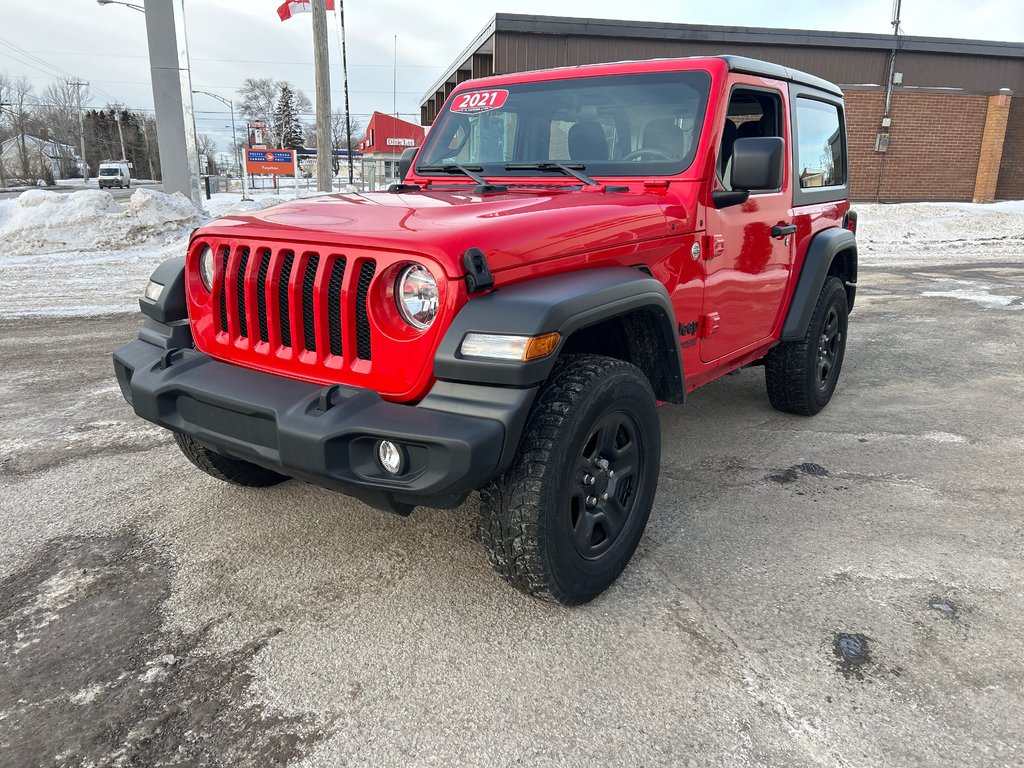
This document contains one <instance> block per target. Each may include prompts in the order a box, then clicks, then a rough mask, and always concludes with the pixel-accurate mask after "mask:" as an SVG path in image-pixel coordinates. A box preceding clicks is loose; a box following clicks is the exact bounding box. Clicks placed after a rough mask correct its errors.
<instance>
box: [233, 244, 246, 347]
mask: <svg viewBox="0 0 1024 768" xmlns="http://www.w3.org/2000/svg"><path fill="white" fill-rule="evenodd" d="M248 267H249V249H248V248H243V249H242V258H241V260H240V261H239V262H238V275H237V277H236V278H235V286H236V289H237V291H238V294H237V295H238V335H239V336H241V337H242V338H248V337H249V317H248V315H249V308H248V307H246V306H245V270H246V269H248Z"/></svg>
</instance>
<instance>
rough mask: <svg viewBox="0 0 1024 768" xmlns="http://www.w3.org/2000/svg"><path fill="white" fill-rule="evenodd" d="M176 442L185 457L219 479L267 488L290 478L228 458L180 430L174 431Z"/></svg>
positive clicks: (246, 462)
mask: <svg viewBox="0 0 1024 768" xmlns="http://www.w3.org/2000/svg"><path fill="white" fill-rule="evenodd" d="M174 442H176V443H177V444H178V447H179V448H180V449H181V452H182V453H183V454H185V458H187V459H188V460H189V461H191V462H192V463H193V464H195V465H196V466H197V467H199V468H200V469H201V470H203V472H205V473H206V474H208V475H210V476H211V477H216V478H217V479H218V480H223V481H225V482H228V483H234V484H235V485H244V486H246V487H249V488H265V487H266V486H268V485H277V484H278V483H283V482H284V481H285V480H287V479H288V478H287V477H285V476H284V475H279V474H278V473H277V472H273V471H271V470H269V469H264V468H263V467H261V466H258V465H256V464H252V463H251V462H248V461H243V460H242V459H231V458H228V457H227V456H224V455H223V454H220V453H217V452H216V451H213V450H210V449H209V448H207V447H206V446H205V445H202V444H201V443H198V442H196V441H195V440H193V439H192V438H191V437H189V436H188V435H183V434H181V433H180V432H175V433H174Z"/></svg>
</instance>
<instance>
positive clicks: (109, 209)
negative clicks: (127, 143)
mask: <svg viewBox="0 0 1024 768" xmlns="http://www.w3.org/2000/svg"><path fill="white" fill-rule="evenodd" d="M199 222H200V216H199V212H198V211H197V210H196V208H195V207H194V206H193V205H192V203H191V202H190V201H189V200H188V199H187V198H185V197H183V196H182V195H165V194H163V193H161V192H156V191H154V190H151V189H140V190H138V191H136V192H135V194H134V195H132V197H131V199H130V200H129V201H128V203H127V205H121V204H120V203H118V202H117V201H116V200H114V198H113V196H112V195H111V194H110V193H109V192H104V191H101V190H98V189H86V190H82V191H80V192H72V193H70V194H63V193H59V192H51V191H48V190H42V189H38V190H29V191H28V192H23V193H22V194H21V195H19V196H18V197H16V198H14V199H13V200H4V201H0V243H2V250H0V257H2V256H17V255H23V254H25V255H27V254H38V253H47V254H50V253H61V252H70V251H74V252H83V251H85V252H89V251H109V250H120V249H123V248H128V247H130V246H133V245H139V244H141V243H154V244H159V243H160V242H161V241H162V242H167V241H169V240H177V239H179V238H180V237H181V236H182V233H185V234H187V233H188V232H189V231H191V229H193V228H194V227H196V226H197V225H198V224H199Z"/></svg>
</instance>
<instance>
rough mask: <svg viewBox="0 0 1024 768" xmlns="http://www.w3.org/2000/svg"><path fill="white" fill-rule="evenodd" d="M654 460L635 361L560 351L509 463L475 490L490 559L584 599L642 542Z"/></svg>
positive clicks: (555, 593) (656, 439)
mask: <svg viewBox="0 0 1024 768" xmlns="http://www.w3.org/2000/svg"><path fill="white" fill-rule="evenodd" d="M660 460H661V436H660V425H659V422H658V412H657V405H656V403H655V399H654V393H653V391H652V390H651V385H650V383H649V382H648V381H647V378H646V377H645V376H644V375H643V373H642V372H641V371H640V370H639V369H637V368H636V367H635V366H633V365H631V364H629V363H626V362H623V361H621V360H615V359H612V358H608V357H602V356H599V355H570V356H567V357H565V358H563V359H561V360H559V361H558V363H556V366H555V369H554V370H553V371H552V373H551V376H550V378H549V379H548V382H547V384H546V385H545V387H544V388H543V389H542V391H541V392H540V393H539V394H538V396H537V401H536V403H535V404H534V407H533V410H532V411H531V413H530V417H529V419H528V421H527V424H526V428H525V429H524V431H523V436H522V438H521V440H520V445H519V450H518V452H517V455H516V457H515V459H514V460H513V462H512V466H511V467H509V469H508V471H506V472H505V474H504V475H502V476H501V477H500V478H498V479H496V480H494V481H492V482H490V483H488V484H487V485H486V486H485V487H484V488H482V489H481V491H480V507H481V534H482V538H483V542H484V544H485V546H486V547H487V551H488V555H489V557H490V560H491V564H492V565H493V566H494V568H495V570H497V571H498V573H500V574H501V575H502V576H503V577H504V578H505V579H506V580H507V581H509V583H511V584H512V585H513V586H515V587H517V588H518V589H521V590H523V591H524V592H526V593H528V594H531V595H534V596H536V597H541V598H545V599H548V600H553V601H555V602H559V603H563V604H566V605H575V604H579V603H585V602H587V601H589V600H592V599H593V598H594V597H596V596H597V595H599V594H600V593H601V592H603V591H604V590H605V589H607V588H608V586H610V585H611V584H612V582H614V581H615V579H616V578H618V576H619V574H620V573H621V572H622V570H623V569H624V568H625V567H626V565H627V563H628V562H629V560H630V558H631V557H632V556H633V552H634V551H635V550H636V547H637V544H638V543H639V542H640V538H641V536H642V535H643V532H644V528H645V527H646V525H647V518H648V517H649V515H650V512H651V507H652V505H653V503H654V495H655V492H656V490H657V485H658V465H659V462H660Z"/></svg>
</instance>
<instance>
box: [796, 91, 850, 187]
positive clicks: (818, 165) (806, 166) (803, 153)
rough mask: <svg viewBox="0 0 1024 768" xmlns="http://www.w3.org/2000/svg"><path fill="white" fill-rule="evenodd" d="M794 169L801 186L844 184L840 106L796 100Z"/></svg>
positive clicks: (803, 98) (843, 148)
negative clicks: (796, 133) (798, 170)
mask: <svg viewBox="0 0 1024 768" xmlns="http://www.w3.org/2000/svg"><path fill="white" fill-rule="evenodd" d="M796 124H797V131H798V135H799V140H798V142H797V147H796V154H797V167H798V168H799V169H800V173H799V175H798V177H797V178H798V179H799V182H800V187H801V188H803V189H807V188H810V187H833V186H837V185H840V184H845V183H846V146H845V144H846V142H845V140H844V139H845V137H844V135H843V124H842V120H841V119H840V113H839V107H838V106H836V105H835V104H830V103H828V102H824V101H816V100H814V99H808V98H805V97H799V98H797V100H796Z"/></svg>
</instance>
